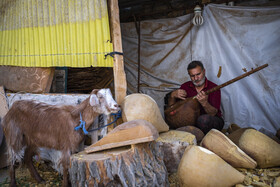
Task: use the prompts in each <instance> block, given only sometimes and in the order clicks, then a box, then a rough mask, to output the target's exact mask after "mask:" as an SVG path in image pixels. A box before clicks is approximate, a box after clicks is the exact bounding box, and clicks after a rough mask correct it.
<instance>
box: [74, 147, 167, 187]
mask: <svg viewBox="0 0 280 187" xmlns="http://www.w3.org/2000/svg"><path fill="white" fill-rule="evenodd" d="M70 162H71V166H70V169H69V176H70V181H71V184H72V186H81V187H84V186H114V187H115V186H124V187H126V186H127V187H130V186H169V182H168V174H167V170H166V167H165V165H164V162H163V152H162V151H161V149H160V147H159V144H158V143H156V142H149V143H141V144H136V145H132V146H126V147H121V148H116V149H111V150H109V151H101V152H97V153H92V154H86V153H85V152H80V153H78V154H74V155H72V156H71V158H70Z"/></svg>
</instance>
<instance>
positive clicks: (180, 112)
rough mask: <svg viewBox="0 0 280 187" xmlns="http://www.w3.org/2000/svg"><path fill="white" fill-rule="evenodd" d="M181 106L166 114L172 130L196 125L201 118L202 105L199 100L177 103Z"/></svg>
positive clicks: (189, 99)
mask: <svg viewBox="0 0 280 187" xmlns="http://www.w3.org/2000/svg"><path fill="white" fill-rule="evenodd" d="M176 103H177V104H178V105H180V106H179V107H178V108H176V109H174V110H172V108H170V109H169V110H167V112H165V120H166V122H167V124H168V125H169V127H170V128H172V129H177V128H179V127H183V126H190V125H193V126H194V125H195V122H196V119H197V118H198V116H200V106H199V105H200V104H199V102H198V101H197V99H193V98H192V97H189V98H186V100H181V101H178V102H176Z"/></svg>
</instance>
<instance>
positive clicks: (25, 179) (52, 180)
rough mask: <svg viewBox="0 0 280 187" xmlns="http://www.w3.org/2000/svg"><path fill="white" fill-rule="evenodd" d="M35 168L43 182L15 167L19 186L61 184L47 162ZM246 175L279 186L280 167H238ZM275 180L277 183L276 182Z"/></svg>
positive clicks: (260, 184)
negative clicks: (40, 182)
mask: <svg viewBox="0 0 280 187" xmlns="http://www.w3.org/2000/svg"><path fill="white" fill-rule="evenodd" d="M35 166H36V168H37V169H38V171H39V173H40V175H41V176H42V178H43V179H45V180H46V183H45V184H38V183H37V182H36V181H35V180H34V179H33V178H32V177H31V176H30V173H29V171H28V170H27V168H26V167H25V166H24V165H23V166H21V167H19V168H18V169H16V176H17V178H16V180H17V184H18V185H19V186H26V187H29V186H31V187H51V186H61V183H62V177H61V176H60V175H59V174H58V172H56V171H55V170H53V168H51V167H50V166H49V164H47V163H45V162H44V161H41V162H40V163H37V164H36V165H35ZM238 170H239V171H240V172H242V173H243V174H244V175H245V176H246V177H245V181H244V183H243V184H242V185H239V186H250V187H251V186H253V187H255V186H256V187H279V186H280V167H277V168H270V169H250V170H246V169H238ZM0 175H1V179H0V186H1V187H2V186H3V187H8V186H9V177H8V168H4V169H1V170H0ZM276 181H278V182H277V184H276ZM169 182H170V187H179V182H178V178H177V175H176V173H174V174H172V175H170V176H169Z"/></svg>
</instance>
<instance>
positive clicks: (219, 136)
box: [201, 129, 257, 169]
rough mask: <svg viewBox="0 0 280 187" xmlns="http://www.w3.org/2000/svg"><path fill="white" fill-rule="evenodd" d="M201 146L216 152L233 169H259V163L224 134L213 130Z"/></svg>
mask: <svg viewBox="0 0 280 187" xmlns="http://www.w3.org/2000/svg"><path fill="white" fill-rule="evenodd" d="M201 146H202V147H205V148H206V149H208V150H210V151H212V152H214V153H215V154H217V155H218V156H220V157H221V158H222V159H224V160H225V161H226V162H227V163H229V164H230V165H231V166H232V167H235V168H250V169H254V168H256V167H257V162H256V161H255V160H253V159H252V158H251V157H249V156H248V155H247V154H246V153H244V152H243V151H242V150H241V149H240V148H239V147H238V146H237V145H236V144H234V143H233V142H232V141H231V140H230V139H229V138H228V137H226V135H224V134H223V133H222V132H220V131H218V130H216V129H211V130H210V131H209V132H208V133H207V134H206V135H205V137H204V138H203V140H202V141H201Z"/></svg>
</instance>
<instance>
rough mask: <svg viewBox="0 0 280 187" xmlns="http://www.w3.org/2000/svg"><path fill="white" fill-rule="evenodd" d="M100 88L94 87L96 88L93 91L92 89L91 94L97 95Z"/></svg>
mask: <svg viewBox="0 0 280 187" xmlns="http://www.w3.org/2000/svg"><path fill="white" fill-rule="evenodd" d="M99 90H100V89H94V90H92V91H91V93H90V94H95V95H96V94H97V92H98V91H99Z"/></svg>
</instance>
